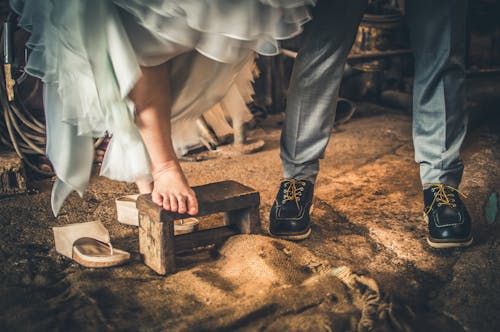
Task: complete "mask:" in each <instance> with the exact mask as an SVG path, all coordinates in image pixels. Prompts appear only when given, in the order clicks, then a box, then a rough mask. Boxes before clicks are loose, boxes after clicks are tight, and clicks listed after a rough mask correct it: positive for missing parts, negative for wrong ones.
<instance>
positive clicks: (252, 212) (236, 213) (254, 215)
mask: <svg viewBox="0 0 500 332" xmlns="http://www.w3.org/2000/svg"><path fill="white" fill-rule="evenodd" d="M224 221H225V223H226V225H236V227H237V228H238V230H239V231H240V233H242V234H254V233H257V229H258V227H259V206H252V207H249V208H245V209H239V210H232V211H227V212H226V213H224Z"/></svg>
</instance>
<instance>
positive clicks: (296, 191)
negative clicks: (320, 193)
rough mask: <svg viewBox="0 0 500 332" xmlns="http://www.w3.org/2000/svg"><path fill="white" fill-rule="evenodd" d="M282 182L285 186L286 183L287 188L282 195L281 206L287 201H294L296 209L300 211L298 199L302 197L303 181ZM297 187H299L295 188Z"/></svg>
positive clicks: (290, 180) (289, 180)
mask: <svg viewBox="0 0 500 332" xmlns="http://www.w3.org/2000/svg"><path fill="white" fill-rule="evenodd" d="M283 182H285V184H287V183H288V186H287V187H286V190H285V191H284V193H283V204H284V203H286V202H287V201H295V204H296V205H297V209H299V210H300V197H301V196H302V192H303V191H304V186H305V185H306V182H305V181H304V180H296V179H287V180H283ZM297 185H299V186H298V187H297Z"/></svg>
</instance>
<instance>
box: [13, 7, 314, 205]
mask: <svg viewBox="0 0 500 332" xmlns="http://www.w3.org/2000/svg"><path fill="white" fill-rule="evenodd" d="M10 2H11V6H12V8H13V9H14V10H15V11H16V12H17V13H18V14H19V15H20V20H19V24H20V26H22V27H23V28H25V29H26V30H28V31H30V32H31V38H30V40H29V42H28V44H27V46H28V47H29V48H30V49H31V53H30V56H29V60H28V63H27V65H26V68H25V70H26V71H27V72H28V73H30V74H32V75H34V76H36V77H39V78H41V79H42V80H43V81H44V82H45V83H46V93H45V109H46V118H47V127H48V128H47V135H48V137H47V154H48V156H49V158H50V159H51V161H52V163H53V165H54V168H55V171H56V174H57V176H58V180H57V183H56V185H55V186H54V190H53V199H52V201H53V209H54V211H55V212H57V211H58V210H59V208H60V206H61V205H62V202H63V201H64V198H65V197H66V196H67V194H68V193H69V192H71V191H72V190H76V191H78V192H79V193H80V194H82V193H83V191H84V190H85V188H86V186H87V184H88V180H89V176H90V170H91V167H92V160H93V151H92V137H98V136H102V135H103V134H104V133H106V132H108V133H110V134H112V135H113V139H112V141H111V142H112V143H111V144H110V146H109V148H108V151H107V152H106V156H105V158H104V161H103V165H102V168H101V174H102V175H104V176H107V177H110V178H113V179H117V180H122V181H135V180H136V179H138V178H149V179H150V177H151V175H150V162H149V156H148V154H147V151H146V149H145V147H144V144H143V143H142V140H141V138H140V135H139V133H138V130H137V128H136V126H135V123H134V108H133V105H132V104H131V102H130V100H128V98H127V95H128V94H129V92H130V90H131V89H132V87H133V86H134V85H135V83H136V82H137V80H138V78H139V77H140V75H141V70H140V66H155V65H159V64H161V63H164V62H166V61H169V62H170V66H169V68H170V75H169V76H170V78H171V89H172V91H171V95H172V98H173V104H172V111H171V114H172V131H173V137H174V144H175V145H176V146H177V147H181V146H183V144H182V142H180V141H183V140H186V139H189V134H186V132H189V128H193V131H194V130H195V129H194V126H193V124H192V123H193V121H194V119H195V118H196V117H198V116H199V115H200V114H202V113H203V112H204V111H206V110H208V109H209V108H210V107H211V106H213V105H214V104H216V103H217V102H218V101H220V100H221V99H222V98H223V97H224V95H225V94H226V92H227V91H228V89H229V88H230V87H231V86H232V85H233V84H234V82H235V79H236V77H237V76H238V73H239V72H240V71H241V69H242V68H243V66H244V65H245V63H247V61H248V59H249V57H250V56H252V54H253V52H258V53H260V54H264V55H274V54H277V52H278V42H277V40H279V39H285V38H290V37H292V36H294V35H296V34H298V33H300V31H301V25H302V24H303V23H305V22H306V21H308V20H309V15H308V11H307V8H306V6H307V5H312V4H314V2H315V0H302V1H299V0H183V1H175V0H141V1H139V0H101V1H86V0H52V1H40V0H11V1H10ZM178 152H181V153H182V151H178Z"/></svg>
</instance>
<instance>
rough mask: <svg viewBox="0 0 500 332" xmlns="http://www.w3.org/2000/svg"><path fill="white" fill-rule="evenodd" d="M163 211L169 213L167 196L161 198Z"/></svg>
mask: <svg viewBox="0 0 500 332" xmlns="http://www.w3.org/2000/svg"><path fill="white" fill-rule="evenodd" d="M163 209H164V210H167V211H171V206H170V198H169V197H168V196H167V195H165V196H163Z"/></svg>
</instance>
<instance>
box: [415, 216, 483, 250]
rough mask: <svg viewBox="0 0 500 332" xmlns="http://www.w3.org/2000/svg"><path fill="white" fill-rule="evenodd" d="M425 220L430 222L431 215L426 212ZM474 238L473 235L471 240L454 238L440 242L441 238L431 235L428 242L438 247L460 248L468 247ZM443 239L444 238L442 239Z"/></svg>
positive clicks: (433, 246)
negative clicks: (435, 238)
mask: <svg viewBox="0 0 500 332" xmlns="http://www.w3.org/2000/svg"><path fill="white" fill-rule="evenodd" d="M424 220H425V222H426V223H427V224H428V223H429V217H428V216H427V215H426V214H425V213H424ZM473 240H474V239H473V238H472V237H471V238H470V239H469V240H465V241H464V240H454V241H453V240H452V241H446V242H439V240H433V239H432V238H431V237H427V243H428V244H429V245H430V246H431V247H432V248H436V249H446V248H460V247H468V246H470V245H471V244H472V242H473ZM441 241H442V240H441Z"/></svg>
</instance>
